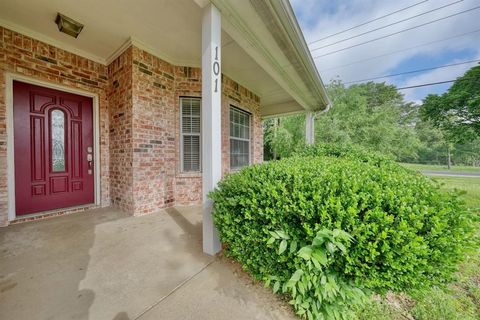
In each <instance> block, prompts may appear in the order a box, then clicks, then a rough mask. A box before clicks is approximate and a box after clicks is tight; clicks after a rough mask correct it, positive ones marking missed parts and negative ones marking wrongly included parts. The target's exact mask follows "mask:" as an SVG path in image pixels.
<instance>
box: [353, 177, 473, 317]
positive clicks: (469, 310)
mask: <svg viewBox="0 0 480 320" xmlns="http://www.w3.org/2000/svg"><path fill="white" fill-rule="evenodd" d="M429 169H430V168H429ZM431 179H434V180H436V181H438V182H441V183H443V186H442V189H444V190H446V191H451V190H454V189H457V190H461V191H462V192H463V194H462V195H461V197H462V198H463V199H464V200H465V203H466V205H467V206H468V207H469V208H471V209H472V210H475V211H476V212H478V213H479V214H480V178H469V177H443V176H435V177H431ZM477 225H478V224H477ZM477 234H479V235H480V225H478V232H477ZM479 266H480V250H479V249H478V248H477V250H475V251H472V252H470V253H469V254H468V255H467V256H466V259H465V261H464V262H463V263H462V264H461V265H460V268H459V272H458V273H457V280H456V281H455V282H453V283H451V284H450V285H448V287H447V288H443V289H440V288H432V289H430V290H426V291H423V292H418V293H416V294H415V295H413V296H412V297H411V298H408V299H405V297H402V295H393V296H394V297H395V298H394V299H392V298H391V297H387V298H383V299H373V300H371V301H370V302H369V303H368V304H367V305H366V306H365V307H364V308H363V309H361V310H358V312H357V317H358V319H359V320H397V319H416V320H457V319H458V320H474V319H480V267H479ZM409 299H413V300H412V301H408V300H409ZM392 300H393V301H392Z"/></svg>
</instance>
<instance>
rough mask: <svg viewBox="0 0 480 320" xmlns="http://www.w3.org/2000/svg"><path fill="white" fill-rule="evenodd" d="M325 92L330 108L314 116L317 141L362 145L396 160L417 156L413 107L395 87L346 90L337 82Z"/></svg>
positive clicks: (377, 85)
mask: <svg viewBox="0 0 480 320" xmlns="http://www.w3.org/2000/svg"><path fill="white" fill-rule="evenodd" d="M328 91H329V96H330V98H331V99H332V102H333V107H332V109H331V110H330V111H329V112H327V113H325V114H322V115H320V116H318V117H317V122H316V124H315V131H316V132H315V133H316V135H315V140H316V141H323V142H335V143H350V144H356V145H361V146H364V147H366V148H369V149H372V150H376V151H380V152H382V153H384V154H388V155H392V156H394V157H396V158H397V159H403V158H406V157H410V158H415V157H416V150H417V145H418V143H419V141H418V139H417V138H416V135H415V131H414V125H413V123H412V121H411V120H409V119H410V113H411V109H412V105H411V104H409V103H406V102H405V101H404V100H403V96H402V95H401V94H400V93H399V92H398V91H397V89H396V88H395V86H391V85H387V84H385V83H374V82H368V83H363V84H358V85H352V86H350V87H348V88H346V87H345V86H344V85H343V84H342V83H341V82H338V81H336V82H332V83H331V84H330V85H329V86H328Z"/></svg>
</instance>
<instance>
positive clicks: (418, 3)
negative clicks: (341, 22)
mask: <svg viewBox="0 0 480 320" xmlns="http://www.w3.org/2000/svg"><path fill="white" fill-rule="evenodd" d="M427 1H428V0H424V1H420V2H417V3H415V4H413V5H410V6H408V7H405V8H402V9H400V10H397V11H393V12H391V13H388V14H386V15H384V16H381V17H378V18H375V19H373V20H369V21H366V22H363V23H361V24H358V25H356V26H353V27H351V28H348V29H345V30H342V31H339V32H337V33H333V34H331V35H328V36H326V37H323V38H321V39H318V40H315V41H312V42H309V43H308V44H309V45H310V44H313V43H317V42H320V41H322V40H325V39H328V38H331V37H333V36H336V35H339V34H342V33H345V32H347V31H350V30H353V29H356V28H359V27H362V26H364V25H366V24H369V23H372V22H374V21H377V20H380V19H383V18H385V17H388V16H391V15H394V14H395V13H399V12H401V11H405V10H407V9H410V8H413V7H415V6H418V5H420V4H422V3H425V2H427Z"/></svg>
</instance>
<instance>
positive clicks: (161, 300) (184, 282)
mask: <svg viewBox="0 0 480 320" xmlns="http://www.w3.org/2000/svg"><path fill="white" fill-rule="evenodd" d="M215 261H217V259H213V260H212V261H210V262H209V263H207V264H206V265H205V266H203V267H202V268H201V269H200V270H199V271H197V272H196V273H194V274H193V275H191V276H190V277H188V278H187V279H185V280H184V281H183V282H182V283H180V284H179V285H178V286H176V287H175V288H173V290H172V291H170V292H169V293H168V294H167V295H165V296H163V297H161V298H160V300H158V301H157V302H155V303H154V304H152V305H151V306H149V307H147V308H146V309H145V310H143V311H142V312H140V313H139V314H138V315H137V316H135V317H134V318H133V320H138V319H140V318H141V317H143V316H144V315H145V314H146V313H147V312H149V311H150V310H152V309H153V308H155V307H156V306H158V305H159V304H160V303H162V302H163V301H164V300H165V299H167V298H168V297H170V296H171V295H172V294H173V293H175V292H176V291H177V290H178V289H180V288H181V287H183V286H184V285H186V284H187V283H189V282H190V281H191V280H193V278H195V277H196V276H198V275H199V274H200V273H202V272H203V271H204V270H205V269H207V268H208V267H209V266H210V265H211V264H212V263H214V262H215Z"/></svg>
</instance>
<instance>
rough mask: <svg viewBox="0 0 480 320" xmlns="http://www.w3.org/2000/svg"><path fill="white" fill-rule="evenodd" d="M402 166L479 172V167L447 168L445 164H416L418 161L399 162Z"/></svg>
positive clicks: (415, 168)
mask: <svg viewBox="0 0 480 320" xmlns="http://www.w3.org/2000/svg"><path fill="white" fill-rule="evenodd" d="M400 164H401V165H402V166H404V167H407V168H409V169H412V170H432V171H450V172H474V173H480V167H469V166H452V168H451V169H450V170H448V167H447V166H441V165H433V164H418V163H400Z"/></svg>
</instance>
